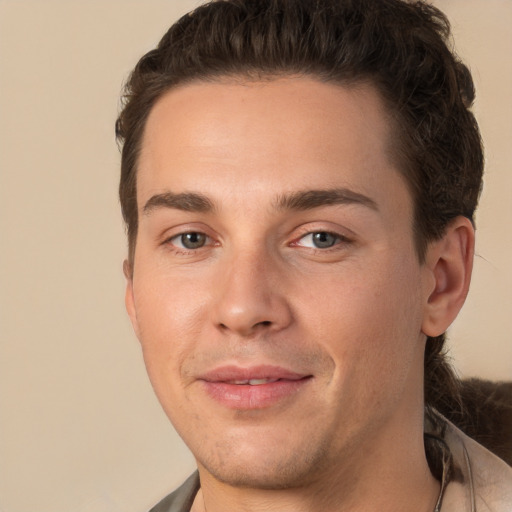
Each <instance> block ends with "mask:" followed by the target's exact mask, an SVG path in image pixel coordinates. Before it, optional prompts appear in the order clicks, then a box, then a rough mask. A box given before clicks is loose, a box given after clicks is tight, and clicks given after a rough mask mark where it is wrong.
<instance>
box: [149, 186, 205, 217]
mask: <svg viewBox="0 0 512 512" xmlns="http://www.w3.org/2000/svg"><path fill="white" fill-rule="evenodd" d="M159 208H173V209H175V210H183V211H185V212H203V213H207V212H211V211H213V210H214V205H213V203H212V202H211V201H210V199H209V198H208V197H206V196H204V195H203V194H198V193H196V192H182V193H179V194H175V193H173V192H164V193H162V194H155V195H154V196H151V198H150V199H149V200H148V201H147V202H146V204H145V205H144V208H143V209H142V211H143V213H144V214H145V215H149V214H150V213H151V212H153V211H154V210H157V209H159Z"/></svg>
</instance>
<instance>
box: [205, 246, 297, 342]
mask: <svg viewBox="0 0 512 512" xmlns="http://www.w3.org/2000/svg"><path fill="white" fill-rule="evenodd" d="M285 281H286V279H285V276H284V274H283V270H282V269H280V268H279V265H278V264H277V262H275V261H272V258H271V257H269V256H268V255H266V254H264V251H245V252H243V253H237V254H234V255H233V256H232V257H231V258H230V259H229V261H226V262H225V266H224V271H223V272H220V273H219V274H218V284H219V286H218V287H217V296H216V299H215V305H214V307H213V315H214V322H215V324H216V326H217V328H218V329H220V330H221V331H224V332H225V333H233V334H237V335H238V336H242V337H251V336H253V335H256V334H258V333H260V334H261V333H262V332H277V331H280V330H281V329H284V328H286V327H287V326H288V325H289V324H290V322H291V320H292V312H291V308H290V304H289V302H288V300H287V298H286V294H285V290H284V288H285Z"/></svg>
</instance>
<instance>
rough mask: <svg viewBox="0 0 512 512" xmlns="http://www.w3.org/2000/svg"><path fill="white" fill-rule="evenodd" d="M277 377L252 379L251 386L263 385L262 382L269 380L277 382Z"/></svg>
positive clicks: (265, 382)
mask: <svg viewBox="0 0 512 512" xmlns="http://www.w3.org/2000/svg"><path fill="white" fill-rule="evenodd" d="M276 380H277V379H251V380H250V381H249V384H250V385H251V386H261V384H267V383H269V382H276Z"/></svg>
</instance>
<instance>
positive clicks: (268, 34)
mask: <svg viewBox="0 0 512 512" xmlns="http://www.w3.org/2000/svg"><path fill="white" fill-rule="evenodd" d="M449 38H450V26H449V22H448V20H447V19H446V17H445V16H444V14H442V13H441V12H440V11H439V10H438V9H436V8H434V7H433V6H430V5H428V4H426V3H424V2H421V1H419V2H407V1H404V0H216V1H213V2H210V3H208V4H206V5H203V6H201V7H198V8H197V9H196V10H194V11H192V12H191V13H189V14H187V15H185V16H183V17H182V18H181V19H180V20H179V21H178V22H176V23H175V24H174V25H173V26H172V27H171V28H170V29H169V31H168V32H167V33H166V34H165V35H164V37H163V38H162V39H161V41H160V43H159V44H158V47H157V48H156V49H154V50H152V51H150V52H148V53H147V54H146V55H144V56H143V57H142V58H141V59H140V61H139V62H138V64H137V65H136V67H135V69H134V71H133V72H132V74H131V76H130V77H129V80H128V82H127V84H126V86H125V94H124V106H123V110H122V112H121V114H120V116H119V118H118V120H117V123H116V135H117V138H118V140H119V142H120V143H121V144H123V149H122V162H121V182H120V186H119V194H120V199H121V207H122V211H123V216H124V220H125V222H126V225H127V232H128V241H129V260H130V261H133V255H134V250H135V244H136V237H137V220H138V217H137V215H138V214H137V198H136V184H137V160H138V155H139V152H140V146H141V140H142V136H143V132H144V126H145V123H146V120H147V117H148V115H149V112H150V111H151V108H152V107H153V105H154V104H155V103H156V102H157V101H158V99H159V98H160V97H161V96H162V95H163V94H164V93H165V92H167V91H168V90H169V89H171V88H172V87H175V86H176V85H178V84H183V83H187V82H190V81H195V80H212V79H213V80H214V79H215V78H219V77H227V76H237V77H242V78H245V79H249V80H250V79H258V78H262V77H264V78H272V77H275V76H282V75H306V76H313V77H316V78H318V79H319V80H322V81H331V82H334V83H339V84H342V85H343V84H345V85H348V84H353V83H358V82H370V83H371V84H373V85H374V86H375V87H376V88H377V89H378V90H379V92H380V94H381V96H382V97H383V99H384V101H385V102H386V104H387V106H388V109H389V111H390V113H391V116H392V118H393V124H394V128H395V131H396V134H395V137H394V145H395V147H394V148H393V149H394V152H395V155H396V157H397V158H398V162H399V167H400V170H401V172H402V174H403V175H404V177H405V179H406V181H407V183H408V185H409V187H410V190H411V194H412V196H413V199H414V208H415V211H414V230H415V242H416V247H417V253H418V257H419V259H420V261H423V258H424V255H425V251H426V248H427V245H428V243H429V242H430V241H432V240H435V239H437V238H439V237H441V236H442V234H443V232H444V230H445V229H446V226H447V225H448V223H449V222H450V220H452V219H453V218H455V217H456V216H458V215H464V216H466V217H468V218H469V219H471V220H472V219H473V214H474V211H475V208H476V205H477V201H478V196H479V193H480V188H481V182H482V171H483V151H482V145H481V140H480V134H479V131H478V126H477V124H476V121H475V118H474V116H473V114H472V113H471V112H470V110H469V107H470V106H471V104H472V102H473V99H474V88H473V81H472V78H471V74H470V72H469V71H468V69H467V68H466V66H464V64H462V63H461V62H460V61H459V59H458V58H457V56H456V55H455V54H454V52H453V51H451V50H450V48H449V46H450V45H449ZM444 341H445V339H444V335H442V336H438V337H436V338H429V340H428V342H427V349H426V354H425V401H426V403H427V404H428V405H431V406H435V407H438V408H440V409H441V410H442V409H443V408H444V407H447V406H448V403H449V404H450V407H453V405H454V400H455V401H456V397H457V386H458V381H457V379H456V378H455V376H454V374H453V371H452V370H451V368H450V366H449V365H448V364H447V362H446V358H445V357H444V354H443V347H444Z"/></svg>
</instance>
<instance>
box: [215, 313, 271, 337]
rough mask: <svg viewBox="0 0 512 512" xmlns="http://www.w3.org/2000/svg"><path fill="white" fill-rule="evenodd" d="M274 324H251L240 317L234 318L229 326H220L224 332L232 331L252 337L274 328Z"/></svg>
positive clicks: (266, 321) (264, 322)
mask: <svg viewBox="0 0 512 512" xmlns="http://www.w3.org/2000/svg"><path fill="white" fill-rule="evenodd" d="M272 325H273V324H272V322H271V321H270V320H263V321H260V322H255V323H253V324H252V323H251V321H250V320H249V321H247V319H245V318H243V317H240V318H237V319H234V318H232V319H231V321H230V322H229V324H228V325H226V324H224V323H220V324H219V328H220V329H221V330H222V331H232V332H235V333H237V334H239V335H240V336H243V337H250V336H251V335H253V334H256V333H258V332H260V331H265V330H267V329H271V328H272Z"/></svg>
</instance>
